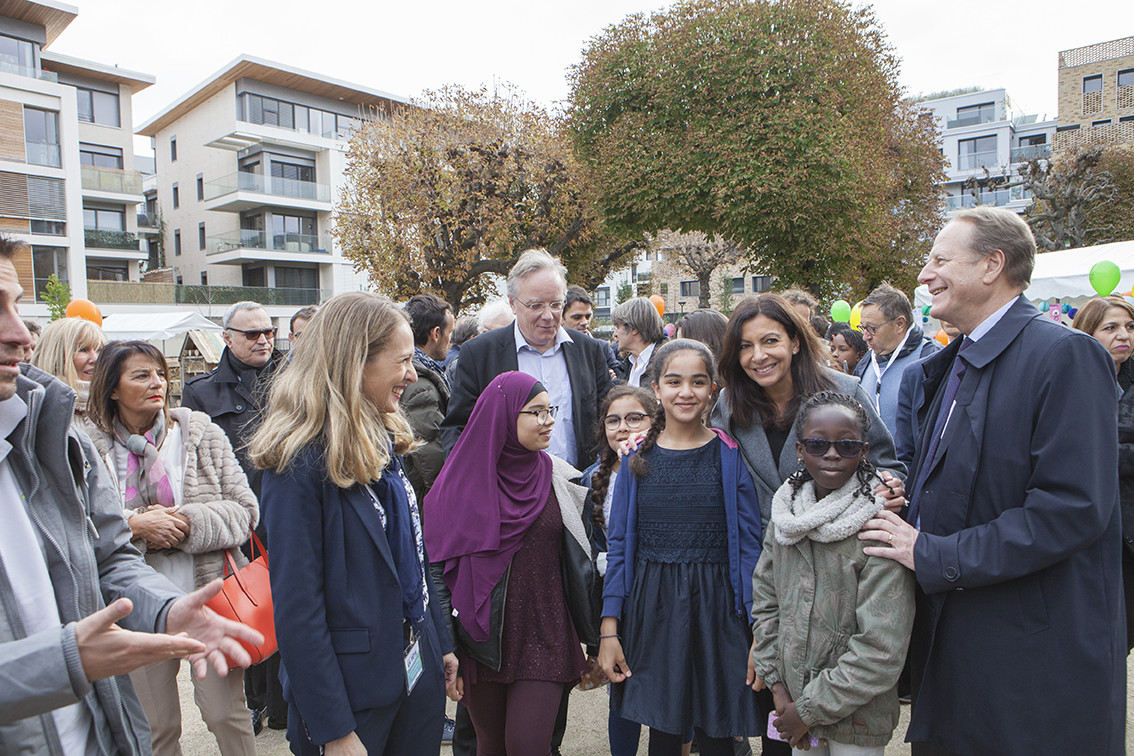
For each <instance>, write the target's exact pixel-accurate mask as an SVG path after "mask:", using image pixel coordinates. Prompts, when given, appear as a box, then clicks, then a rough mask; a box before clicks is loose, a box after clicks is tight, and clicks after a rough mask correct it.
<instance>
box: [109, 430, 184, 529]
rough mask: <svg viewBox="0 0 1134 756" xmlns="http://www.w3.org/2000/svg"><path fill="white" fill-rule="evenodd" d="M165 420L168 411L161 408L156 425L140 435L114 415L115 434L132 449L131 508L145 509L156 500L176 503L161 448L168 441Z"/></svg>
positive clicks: (129, 473)
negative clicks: (124, 425) (131, 431)
mask: <svg viewBox="0 0 1134 756" xmlns="http://www.w3.org/2000/svg"><path fill="white" fill-rule="evenodd" d="M165 424H166V419H165V412H159V413H158V416H157V419H156V420H155V421H154V427H153V428H151V429H150V430H148V431H146V433H145V435H144V436H139V435H138V434H136V433H130V432H129V431H128V430H126V428H125V427H123V425H122V423H121V422H119V420H118V418H115V419H114V435H115V436H116V437H117V439H118V442H119V443H121V444H122V445H123V446H125V447H126V449H127V450H128V451H129V452H130V457H129V458H128V459H127V461H126V482H125V494H126V508H127V509H145V508H147V507H150V506H153V505H154V504H160V505H161V506H163V507H172V506H173V504H174V499H173V486H172V485H170V482H169V475H168V474H167V473H166V471H165V465H164V464H163V463H162V461H161V454H160V453H159V451H158V449H160V448H161V445H162V442H163V441H165V433H166V427H165Z"/></svg>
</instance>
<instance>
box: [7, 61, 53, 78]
mask: <svg viewBox="0 0 1134 756" xmlns="http://www.w3.org/2000/svg"><path fill="white" fill-rule="evenodd" d="M0 73H9V74H15V75H16V76H26V77H27V78H29V79H41V80H43V81H51V82H58V81H59V74H57V73H55V72H54V71H44V70H42V69H39V68H36V67H35V66H21V65H18V64H16V63H12V62H11V61H6V60H0Z"/></svg>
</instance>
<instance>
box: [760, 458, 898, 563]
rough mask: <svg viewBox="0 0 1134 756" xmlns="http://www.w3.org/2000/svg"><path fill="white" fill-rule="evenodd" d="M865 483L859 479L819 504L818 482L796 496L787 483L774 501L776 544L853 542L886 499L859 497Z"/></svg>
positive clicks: (777, 493)
mask: <svg viewBox="0 0 1134 756" xmlns="http://www.w3.org/2000/svg"><path fill="white" fill-rule="evenodd" d="M861 486H862V483H861V482H860V481H859V479H858V476H857V475H852V476H851V478H850V480H848V481H847V482H846V483H844V484H843V485H842V487H841V488H839V489H838V490H837V491H832V492H831V493H829V494H827V495H826V496H824V497H823V498H822V499H820V500H819V501H816V500H815V481H813V480H808V481H807V482H805V483H804V484H803V485H802V486H800V487H799V491H798V492H796V493H794V494H793V493H792V489H791V481H790V480H787V481H784V484H783V485H782V486H780V488H779V490H778V491H776V495H775V496H773V497H772V523H773V524H774V525H775V526H776V541H777V542H779V543H780V544H782V545H784V546H791V545H792V544H794V543H799V542H800V541H802V540H803V539H804V538H810V539H811V540H812V541H818V542H820V543H834V542H835V541H841V540H843V539H844V538H849V537H850V536H852V535H854V534H855V533H857V532H858V531H859V529H860V528H861V527H862V526H863V524H865V523H866V521H867V520H869V519H870V518H871V517H873V516H874V515H876V514H878V511H879V510H880V509H882V505H883V499H882V498H881V497H876V496H873V495H871V496H864V495H863V494H861V493H859V490H858V489H859V488H860V487H861Z"/></svg>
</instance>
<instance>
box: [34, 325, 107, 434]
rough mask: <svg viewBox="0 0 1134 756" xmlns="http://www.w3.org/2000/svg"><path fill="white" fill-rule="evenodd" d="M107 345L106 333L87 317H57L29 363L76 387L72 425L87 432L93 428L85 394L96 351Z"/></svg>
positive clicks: (96, 355) (44, 330)
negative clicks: (85, 318) (88, 414)
mask: <svg viewBox="0 0 1134 756" xmlns="http://www.w3.org/2000/svg"><path fill="white" fill-rule="evenodd" d="M104 346H106V334H105V333H103V332H102V329H101V328H99V327H98V326H97V325H95V324H94V323H92V322H91V321H89V320H83V319H82V318H60V319H59V320H56V321H54V322H52V323H50V324H49V325H48V326H47V327H46V328H44V329H43V332H42V333H41V334H40V337H39V342H38V343H37V344H36V348H35V353H34V354H33V355H32V361H31V364H32V365H34V366H35V367H37V368H39V369H40V370H43V371H44V372H47V373H51V374H52V375H53V376H55V377H56V378H58V379H59V380H61V381H63V382H64V383H66V384H67V385H68V386H70V387H71V388H73V389H74V390H75V394H76V395H77V396H76V399H75V419H74V421H73V422H72V425H75V426H76V427H78V428H80V429H81V430H83V431H85V432H87V433H90V431H91V429H92V428H93V427H94V426H92V425H91V424H90V420H89V419H88V418H87V397H89V396H90V390H91V377H92V376H93V375H94V369H95V363H96V362H98V355H99V352H101V351H102V348H103V347H104Z"/></svg>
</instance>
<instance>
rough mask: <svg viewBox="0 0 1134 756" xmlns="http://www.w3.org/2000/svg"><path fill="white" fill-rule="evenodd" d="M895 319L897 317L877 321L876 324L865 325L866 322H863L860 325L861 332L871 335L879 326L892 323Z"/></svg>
mask: <svg viewBox="0 0 1134 756" xmlns="http://www.w3.org/2000/svg"><path fill="white" fill-rule="evenodd" d="M899 317H900V316H899ZM897 319H898V318H890V319H889V320H887V321H884V322H882V323H879V324H878V325H867V324H866V323H863V324H861V326H860V327H861V329H862V332H863V333H865V334H866V335H867V336H873V335H874V334H875V333H877V332H878V329H879V328H881V327H882V326H884V325H886V323H893V322H894V321H895V320H897Z"/></svg>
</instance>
